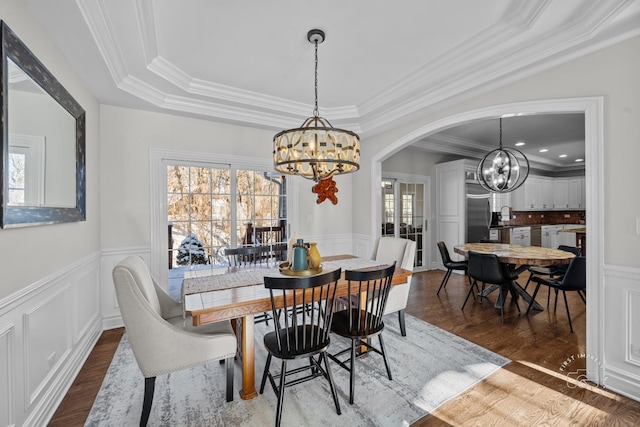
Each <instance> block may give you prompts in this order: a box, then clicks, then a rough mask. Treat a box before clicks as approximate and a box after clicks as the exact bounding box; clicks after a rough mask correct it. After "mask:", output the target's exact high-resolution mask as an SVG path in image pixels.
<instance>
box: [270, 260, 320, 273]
mask: <svg viewBox="0 0 640 427" xmlns="http://www.w3.org/2000/svg"><path fill="white" fill-rule="evenodd" d="M278 268H279V269H280V273H282V274H284V275H285V276H313V275H315V274H320V273H322V264H320V266H319V267H317V268H310V269H308V270H292V269H291V264H289V261H285V262H283V263H282V264H280V265H279V266H278Z"/></svg>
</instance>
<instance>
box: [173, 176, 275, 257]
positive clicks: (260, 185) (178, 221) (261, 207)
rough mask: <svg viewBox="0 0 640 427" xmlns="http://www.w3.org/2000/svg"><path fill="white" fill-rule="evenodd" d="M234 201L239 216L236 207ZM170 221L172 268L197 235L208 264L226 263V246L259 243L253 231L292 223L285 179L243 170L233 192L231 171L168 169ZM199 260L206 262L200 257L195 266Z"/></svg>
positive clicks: (237, 178)
mask: <svg viewBox="0 0 640 427" xmlns="http://www.w3.org/2000/svg"><path fill="white" fill-rule="evenodd" d="M234 198H235V202H236V203H235V218H234V217H233V215H232V204H231V201H232V200H233V199H234ZM167 220H168V221H169V224H170V225H169V233H170V236H169V239H170V240H169V247H170V251H171V253H170V255H169V257H170V258H169V264H170V268H171V264H172V261H175V260H176V258H175V257H176V251H177V248H178V246H179V245H180V243H181V242H182V241H183V240H184V239H185V238H186V237H188V236H191V235H192V234H193V235H195V236H196V237H197V240H198V241H199V242H202V247H203V249H204V251H205V252H206V254H207V260H206V262H208V263H212V264H221V263H224V262H225V259H224V257H223V252H224V248H226V247H231V246H240V245H243V244H245V245H247V244H253V242H252V241H251V239H249V238H247V236H246V233H247V229H248V227H252V226H261V227H274V226H279V225H281V224H282V223H283V222H284V223H286V188H285V180H284V177H281V176H279V175H277V176H271V174H270V173H267V172H262V171H252V170H237V171H236V186H235V188H233V189H232V188H231V171H230V169H229V168H208V167H196V166H180V165H172V166H168V167H167ZM249 224H250V225H249ZM231 227H236V240H237V241H236V242H232V232H231ZM171 248H172V249H171ZM196 258H197V259H198V261H197V263H201V262H202V261H201V258H200V257H195V256H194V257H193V260H192V261H193V263H196V262H195V260H196Z"/></svg>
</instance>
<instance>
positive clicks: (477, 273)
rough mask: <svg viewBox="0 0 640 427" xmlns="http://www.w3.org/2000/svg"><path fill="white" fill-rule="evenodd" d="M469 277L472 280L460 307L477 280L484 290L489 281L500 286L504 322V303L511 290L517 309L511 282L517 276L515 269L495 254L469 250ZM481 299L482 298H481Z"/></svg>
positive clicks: (501, 315)
mask: <svg viewBox="0 0 640 427" xmlns="http://www.w3.org/2000/svg"><path fill="white" fill-rule="evenodd" d="M468 259H469V270H468V273H469V277H470V278H471V279H472V280H473V283H472V286H471V287H470V288H469V293H468V294H467V297H466V298H465V300H464V304H463V305H462V309H463V310H464V306H465V304H467V300H468V299H469V295H471V294H473V288H474V285H475V287H476V289H477V286H478V282H482V284H483V286H482V289H483V290H484V284H486V283H489V284H492V285H498V286H500V296H499V298H500V302H501V303H500V318H501V319H502V322H503V323H504V305H505V303H506V298H507V293H508V292H511V297H512V298H513V301H514V302H515V303H516V307H517V308H518V311H520V306H519V305H518V298H517V294H516V293H515V291H514V290H513V287H512V283H513V282H514V280H516V279H517V278H518V275H517V273H516V272H515V271H511V270H510V269H509V267H508V266H507V265H505V264H503V263H501V262H500V260H498V257H497V256H496V255H495V254H482V253H478V252H473V251H469V258H468ZM481 301H482V300H481Z"/></svg>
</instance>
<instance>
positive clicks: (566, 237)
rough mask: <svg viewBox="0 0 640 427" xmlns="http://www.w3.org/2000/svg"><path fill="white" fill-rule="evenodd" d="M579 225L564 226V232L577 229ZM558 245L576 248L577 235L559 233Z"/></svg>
mask: <svg viewBox="0 0 640 427" xmlns="http://www.w3.org/2000/svg"><path fill="white" fill-rule="evenodd" d="M576 227H578V225H576V224H565V225H563V226H562V229H563V230H567V229H571V228H576ZM558 245H567V246H575V245H576V233H566V232H559V233H558Z"/></svg>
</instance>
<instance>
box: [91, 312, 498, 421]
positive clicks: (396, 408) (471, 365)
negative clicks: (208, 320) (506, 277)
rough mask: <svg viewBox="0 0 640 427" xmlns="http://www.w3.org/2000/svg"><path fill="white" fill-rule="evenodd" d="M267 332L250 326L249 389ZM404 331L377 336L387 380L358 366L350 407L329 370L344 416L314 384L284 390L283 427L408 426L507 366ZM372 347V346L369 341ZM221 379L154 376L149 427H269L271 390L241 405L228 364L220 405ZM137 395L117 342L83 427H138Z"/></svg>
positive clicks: (391, 329)
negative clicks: (228, 391) (228, 397)
mask: <svg viewBox="0 0 640 427" xmlns="http://www.w3.org/2000/svg"><path fill="white" fill-rule="evenodd" d="M269 325H270V326H266V325H265V324H264V323H259V324H257V325H256V383H257V384H256V387H259V386H260V380H261V378H262V371H263V369H264V362H265V361H266V357H267V356H266V351H265V350H264V348H263V346H262V337H263V334H264V333H265V332H268V331H271V327H272V326H271V323H269ZM406 327H407V336H406V337H402V336H401V335H400V331H399V327H398V320H397V315H389V316H388V318H387V319H385V331H384V335H383V337H384V342H385V347H386V349H387V353H388V357H389V364H390V366H391V371H392V375H393V380H392V381H389V379H388V378H387V376H386V371H385V367H384V362H383V360H382V357H381V356H379V355H377V354H371V355H369V356H367V357H365V358H360V359H358V360H357V364H356V380H355V383H356V385H355V387H356V394H355V403H354V404H353V405H350V404H349V373H348V372H347V371H346V370H344V369H342V368H341V367H340V366H338V365H337V364H336V363H333V362H331V361H330V364H331V368H332V372H333V377H334V381H335V384H336V388H337V392H338V398H339V399H340V406H341V409H342V415H337V414H336V411H335V406H334V404H333V399H332V398H331V393H330V391H329V387H328V384H327V382H326V381H325V380H323V379H321V378H317V379H315V380H313V381H309V382H306V383H302V384H298V385H296V386H293V387H290V388H287V389H286V392H285V393H286V394H285V398H284V405H283V415H282V425H283V426H323V427H324V426H327V425H330V426H333V425H339V424H344V425H349V426H406V425H409V424H411V423H412V422H414V421H416V420H417V419H419V418H421V417H423V416H425V415H427V414H428V413H429V412H431V411H433V410H434V409H435V408H437V407H438V406H440V405H441V404H442V403H444V402H446V401H447V400H449V399H450V398H452V397H454V396H456V395H458V394H460V393H461V392H463V391H465V390H466V389H467V388H469V387H471V386H472V385H474V384H475V383H477V382H478V381H480V380H482V379H483V378H485V377H486V376H488V375H490V374H491V373H493V372H494V371H496V370H497V369H498V368H499V367H501V366H504V365H506V364H507V363H509V359H506V358H504V357H502V356H500V355H498V354H495V353H493V352H491V351H488V350H486V349H484V348H482V347H479V346H477V345H475V344H473V343H471V342H469V341H466V340H464V339H462V338H460V337H457V336H455V335H453V334H450V333H448V332H446V331H444V330H442V329H440V328H437V327H435V326H433V325H431V324H429V323H426V322H423V321H421V320H419V319H417V318H415V317H412V316H409V315H407V316H406ZM331 340H332V341H331V347H330V349H343V348H347V347H348V346H349V342H348V341H347V340H344V339H342V338H341V337H338V336H333V335H332V337H331ZM374 343H375V344H376V345H377V344H378V343H377V338H376V339H375V341H374ZM274 360H275V359H274ZM275 363H276V364H275V366H277V367H279V362H278V361H277V360H276V361H275ZM273 366H274V364H272V369H273ZM224 373H225V370H224V365H221V364H220V363H218V362H213V363H209V364H206V365H201V366H198V367H195V368H191V369H187V370H183V371H179V372H175V373H171V374H167V375H162V376H160V377H158V378H157V379H156V389H155V397H154V401H153V406H152V409H151V416H150V418H149V425H150V426H172V427H173V426H254V427H255V426H272V425H273V424H274V422H275V412H276V410H275V408H276V400H277V399H276V396H275V393H274V392H273V389H272V388H271V387H270V386H269V383H268V382H267V386H266V388H265V392H264V394H262V395H259V396H258V397H256V398H254V399H251V400H242V399H240V397H239V395H238V390H239V389H240V387H241V372H240V367H239V365H238V363H237V362H236V375H235V388H234V393H235V397H234V401H233V402H229V403H227V402H226V401H225V380H224V378H225V377H224ZM143 392H144V378H143V376H142V374H141V373H140V370H139V369H138V366H137V364H136V361H135V359H134V356H133V352H132V351H131V346H130V344H129V341H128V340H127V335H126V333H125V335H124V336H123V338H122V341H121V342H120V345H119V346H118V349H117V351H116V353H115V355H114V357H113V361H112V363H111V366H110V367H109V370H108V372H107V375H106V377H105V379H104V382H103V384H102V387H101V389H100V391H99V393H98V395H97V397H96V400H95V402H94V404H93V407H92V409H91V412H90V414H89V416H88V418H87V421H86V424H85V425H86V426H118V427H120V426H134V425H138V424H139V420H140V412H141V408H142V398H143Z"/></svg>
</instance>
